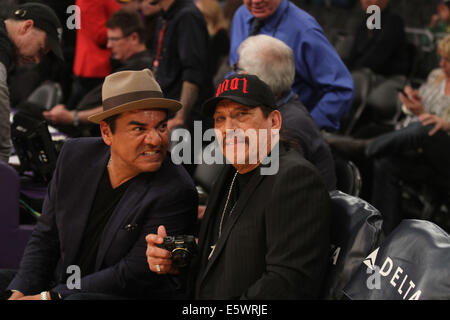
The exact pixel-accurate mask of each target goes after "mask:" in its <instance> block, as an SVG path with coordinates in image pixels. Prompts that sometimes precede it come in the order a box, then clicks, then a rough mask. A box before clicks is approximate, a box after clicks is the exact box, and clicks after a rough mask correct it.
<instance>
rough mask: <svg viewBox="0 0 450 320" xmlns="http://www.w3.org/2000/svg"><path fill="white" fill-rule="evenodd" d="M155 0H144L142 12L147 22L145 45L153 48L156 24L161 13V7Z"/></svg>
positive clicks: (145, 22)
mask: <svg viewBox="0 0 450 320" xmlns="http://www.w3.org/2000/svg"><path fill="white" fill-rule="evenodd" d="M153 1H154V0H142V2H141V8H140V12H141V14H142V16H143V20H144V24H145V30H146V32H145V45H146V46H147V49H151V48H152V46H153V41H154V38H155V32H156V25H157V22H158V17H159V15H160V14H161V8H160V7H159V6H158V5H155V4H153Z"/></svg>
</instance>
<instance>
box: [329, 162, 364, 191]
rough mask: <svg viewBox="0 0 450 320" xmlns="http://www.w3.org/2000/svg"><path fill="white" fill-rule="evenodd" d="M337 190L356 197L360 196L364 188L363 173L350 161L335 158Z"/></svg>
mask: <svg viewBox="0 0 450 320" xmlns="http://www.w3.org/2000/svg"><path fill="white" fill-rule="evenodd" d="M334 164H335V172H336V189H337V190H340V191H342V192H344V193H347V194H349V195H352V196H354V197H357V196H359V194H360V192H361V187H362V180H361V173H360V172H359V169H358V167H357V166H356V165H355V164H354V163H353V162H352V161H350V160H346V159H343V158H341V157H338V156H335V157H334Z"/></svg>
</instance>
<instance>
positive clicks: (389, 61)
mask: <svg viewBox="0 0 450 320" xmlns="http://www.w3.org/2000/svg"><path fill="white" fill-rule="evenodd" d="M371 5H377V6H379V7H380V9H381V29H369V28H368V27H367V19H368V17H369V16H368V15H367V14H365V16H364V18H363V19H362V21H361V23H360V25H359V27H358V29H357V30H356V33H355V40H354V42H353V46H352V49H351V52H350V55H349V58H348V59H347V60H346V64H347V66H348V68H349V69H350V70H355V69H360V68H369V69H370V70H372V71H373V72H374V73H376V74H378V75H382V76H385V77H387V76H392V75H407V73H408V69H409V58H408V52H407V47H406V35H405V31H404V23H403V19H402V18H401V17H400V16H399V15H397V14H394V13H392V12H391V10H390V8H389V6H388V5H389V0H361V7H362V10H363V11H364V13H366V11H367V8H368V7H369V6H371Z"/></svg>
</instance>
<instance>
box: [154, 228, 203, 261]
mask: <svg viewBox="0 0 450 320" xmlns="http://www.w3.org/2000/svg"><path fill="white" fill-rule="evenodd" d="M157 246H158V247H160V248H162V249H166V250H168V251H170V252H172V263H173V265H174V266H175V267H178V268H184V267H187V266H188V265H189V263H190V261H191V259H192V257H193V256H194V255H196V254H197V243H196V242H195V238H194V236H190V235H180V236H168V237H165V238H164V242H163V243H162V244H158V245H157Z"/></svg>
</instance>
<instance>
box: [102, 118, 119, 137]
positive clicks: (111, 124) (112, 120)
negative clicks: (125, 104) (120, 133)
mask: <svg viewBox="0 0 450 320" xmlns="http://www.w3.org/2000/svg"><path fill="white" fill-rule="evenodd" d="M119 116H120V113H119V114H115V115H113V116H110V117H108V118H106V119H103V121H105V122H106V124H107V125H108V126H109V129H110V130H111V133H112V134H114V132H115V131H116V120H117V118H118V117H119Z"/></svg>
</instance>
